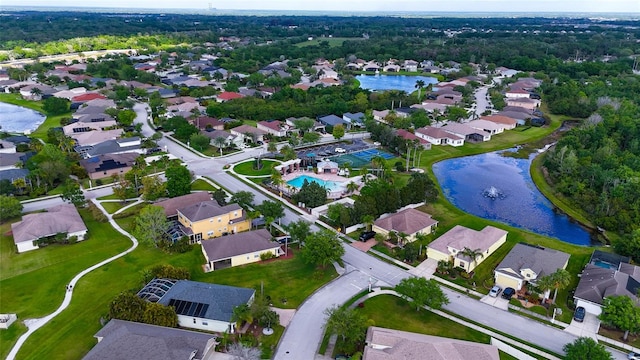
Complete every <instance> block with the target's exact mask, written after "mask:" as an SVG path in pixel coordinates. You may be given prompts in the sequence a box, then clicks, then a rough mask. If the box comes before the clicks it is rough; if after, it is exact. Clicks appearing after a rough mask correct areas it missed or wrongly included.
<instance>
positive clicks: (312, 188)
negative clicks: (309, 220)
mask: <svg viewBox="0 0 640 360" xmlns="http://www.w3.org/2000/svg"><path fill="white" fill-rule="evenodd" d="M291 199H292V200H293V201H295V202H296V203H303V204H305V207H308V208H314V207H318V206H321V205H324V204H325V203H326V202H327V189H325V188H324V187H323V186H322V185H320V184H318V183H317V182H315V181H311V182H309V181H307V180H306V179H305V180H304V182H303V183H302V187H301V188H300V190H299V191H298V192H297V193H295V194H293V196H291Z"/></svg>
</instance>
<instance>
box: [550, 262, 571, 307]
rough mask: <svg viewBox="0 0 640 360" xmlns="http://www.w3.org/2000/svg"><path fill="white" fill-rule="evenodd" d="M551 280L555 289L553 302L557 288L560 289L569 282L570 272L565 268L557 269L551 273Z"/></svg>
mask: <svg viewBox="0 0 640 360" xmlns="http://www.w3.org/2000/svg"><path fill="white" fill-rule="evenodd" d="M551 280H552V283H553V288H554V289H555V291H554V293H553V303H554V304H555V302H556V296H557V295H558V289H562V288H564V287H567V286H568V285H569V284H570V283H571V274H569V272H568V271H567V270H565V269H558V270H556V271H555V272H554V273H553V274H551Z"/></svg>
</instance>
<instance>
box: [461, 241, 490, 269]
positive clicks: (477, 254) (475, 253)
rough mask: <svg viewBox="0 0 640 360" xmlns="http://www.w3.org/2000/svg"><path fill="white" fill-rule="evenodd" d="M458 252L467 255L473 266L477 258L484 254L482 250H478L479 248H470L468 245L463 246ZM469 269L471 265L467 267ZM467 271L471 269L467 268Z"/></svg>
mask: <svg viewBox="0 0 640 360" xmlns="http://www.w3.org/2000/svg"><path fill="white" fill-rule="evenodd" d="M460 254H461V255H464V256H468V257H469V258H470V259H471V263H472V264H473V266H474V267H475V265H476V260H477V259H478V258H483V257H484V255H483V254H482V250H480V249H475V250H472V249H470V248H468V247H465V248H464V249H462V251H460ZM469 269H471V267H469ZM469 271H471V270H469Z"/></svg>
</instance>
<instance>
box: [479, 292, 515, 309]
mask: <svg viewBox="0 0 640 360" xmlns="http://www.w3.org/2000/svg"><path fill="white" fill-rule="evenodd" d="M500 295H502V294H500ZM500 295H498V296H497V297H491V296H489V295H485V296H483V297H482V299H480V301H482V302H483V303H485V304H488V305H491V306H493V307H497V308H498V309H502V310H505V311H508V310H509V300H505V299H503V298H502V297H501V296H500Z"/></svg>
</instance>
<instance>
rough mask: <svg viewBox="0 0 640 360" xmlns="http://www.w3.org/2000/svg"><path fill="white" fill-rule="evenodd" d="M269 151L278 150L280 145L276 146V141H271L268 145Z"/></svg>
mask: <svg viewBox="0 0 640 360" xmlns="http://www.w3.org/2000/svg"><path fill="white" fill-rule="evenodd" d="M267 151H268V152H272V153H274V152H276V151H278V147H277V146H276V143H275V142H273V141H271V142H269V145H267Z"/></svg>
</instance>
